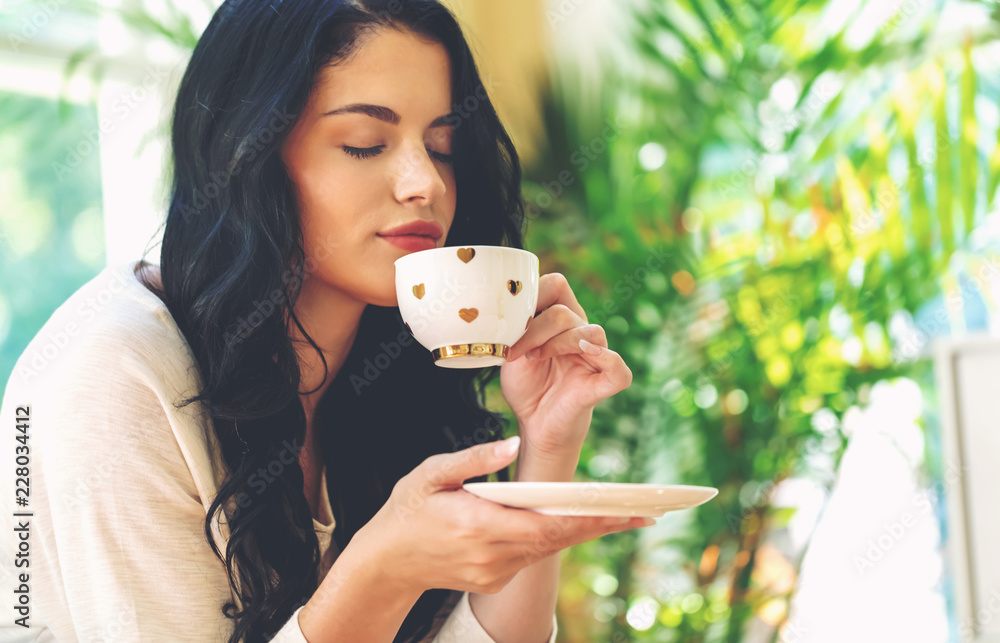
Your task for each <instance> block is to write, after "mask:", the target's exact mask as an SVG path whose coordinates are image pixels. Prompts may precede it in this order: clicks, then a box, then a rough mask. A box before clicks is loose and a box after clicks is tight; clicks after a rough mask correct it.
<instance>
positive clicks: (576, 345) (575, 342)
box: [525, 324, 608, 362]
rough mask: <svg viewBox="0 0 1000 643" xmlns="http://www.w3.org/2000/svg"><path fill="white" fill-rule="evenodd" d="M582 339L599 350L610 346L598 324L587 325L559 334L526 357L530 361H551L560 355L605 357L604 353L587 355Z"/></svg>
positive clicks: (529, 352) (528, 353)
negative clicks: (581, 342)
mask: <svg viewBox="0 0 1000 643" xmlns="http://www.w3.org/2000/svg"><path fill="white" fill-rule="evenodd" d="M581 339H582V340H585V341H587V342H590V343H591V344H593V345H595V346H597V347H599V348H606V347H607V345H608V336H607V334H606V333H605V332H604V329H603V328H602V327H600V326H598V325H597V324H587V325H586V326H577V327H576V328H571V329H569V330H565V331H563V332H561V333H559V334H558V335H556V336H554V337H552V338H550V339H549V340H548V341H546V342H545V343H543V344H542V345H541V346H536V347H535V348H532V349H529V350H528V352H527V353H526V355H527V358H528V359H550V358H552V357H556V356H558V355H574V354H580V355H583V356H584V357H587V356H591V355H592V356H593V357H603V351H601V352H596V353H587V351H586V350H585V348H584V347H582V346H581V345H580V340H581ZM525 348H527V346H525ZM589 361H590V360H588V362H589Z"/></svg>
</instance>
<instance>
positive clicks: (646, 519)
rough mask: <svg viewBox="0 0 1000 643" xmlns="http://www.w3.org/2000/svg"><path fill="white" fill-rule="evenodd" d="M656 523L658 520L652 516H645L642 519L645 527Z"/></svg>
mask: <svg viewBox="0 0 1000 643" xmlns="http://www.w3.org/2000/svg"><path fill="white" fill-rule="evenodd" d="M655 524H656V521H655V520H653V519H652V518H645V519H644V520H643V521H642V526H643V527H652V526H653V525H655Z"/></svg>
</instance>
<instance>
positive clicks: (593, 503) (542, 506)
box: [462, 482, 719, 518]
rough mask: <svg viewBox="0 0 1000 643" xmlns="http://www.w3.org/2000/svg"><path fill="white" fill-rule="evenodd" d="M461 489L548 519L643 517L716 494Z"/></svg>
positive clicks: (491, 486)
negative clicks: (548, 517)
mask: <svg viewBox="0 0 1000 643" xmlns="http://www.w3.org/2000/svg"><path fill="white" fill-rule="evenodd" d="M462 488H463V489H465V490H466V491H468V492H469V493H471V494H475V495H477V496H479V497H480V498H485V499H487V500H492V501H493V502H497V503H500V504H502V505H506V506H508V507H519V508H521V509H531V510H532V511H537V512H538V513H543V514H548V515H550V516H641V517H645V518H659V517H660V516H662V515H663V514H665V513H667V512H668V511H676V510H678V509H688V508H690V507H697V506H698V505H700V504H702V503H705V502H708V501H709V500H711V499H712V498H714V497H715V495H716V494H717V493H719V490H718V489H715V488H714V487H692V486H688V485H662V484H635V483H627V482H467V483H465V484H463V485H462Z"/></svg>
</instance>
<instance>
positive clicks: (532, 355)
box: [524, 348, 538, 359]
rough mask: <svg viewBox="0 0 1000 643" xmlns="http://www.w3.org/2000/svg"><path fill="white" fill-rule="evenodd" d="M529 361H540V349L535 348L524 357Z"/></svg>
mask: <svg viewBox="0 0 1000 643" xmlns="http://www.w3.org/2000/svg"><path fill="white" fill-rule="evenodd" d="M524 356H525V357H526V358H527V359H538V349H537V348H533V349H531V350H530V351H528V352H527V353H525V355H524Z"/></svg>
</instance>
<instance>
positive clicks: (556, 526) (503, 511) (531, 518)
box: [484, 503, 620, 545]
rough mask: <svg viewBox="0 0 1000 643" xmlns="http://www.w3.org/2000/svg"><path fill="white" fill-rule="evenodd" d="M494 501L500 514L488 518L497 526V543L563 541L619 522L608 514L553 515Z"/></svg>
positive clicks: (493, 540) (495, 538)
mask: <svg viewBox="0 0 1000 643" xmlns="http://www.w3.org/2000/svg"><path fill="white" fill-rule="evenodd" d="M494 504H495V506H496V507H497V513H496V516H495V517H490V518H489V519H490V520H491V521H494V524H496V526H497V528H496V530H495V531H494V532H493V538H492V541H491V542H493V543H495V544H503V543H508V544H514V545H518V544H519V545H524V544H525V543H530V542H539V543H541V542H560V539H564V538H567V537H570V536H572V535H573V534H576V533H578V532H585V531H586V532H594V531H600V530H602V529H607V528H608V527H609V525H617V524H619V522H620V519H618V518H609V517H607V516H550V515H547V514H543V513H540V512H537V511H533V510H531V509H522V508H518V507H507V506H504V505H499V504H496V503H494ZM484 516H485V514H484Z"/></svg>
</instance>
